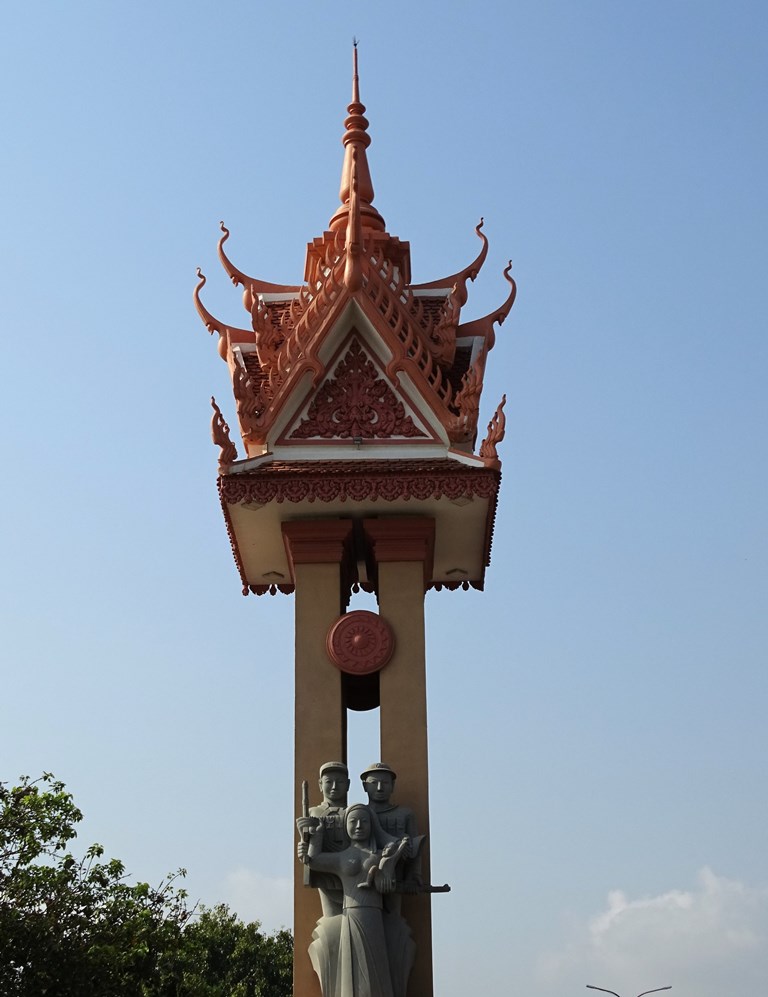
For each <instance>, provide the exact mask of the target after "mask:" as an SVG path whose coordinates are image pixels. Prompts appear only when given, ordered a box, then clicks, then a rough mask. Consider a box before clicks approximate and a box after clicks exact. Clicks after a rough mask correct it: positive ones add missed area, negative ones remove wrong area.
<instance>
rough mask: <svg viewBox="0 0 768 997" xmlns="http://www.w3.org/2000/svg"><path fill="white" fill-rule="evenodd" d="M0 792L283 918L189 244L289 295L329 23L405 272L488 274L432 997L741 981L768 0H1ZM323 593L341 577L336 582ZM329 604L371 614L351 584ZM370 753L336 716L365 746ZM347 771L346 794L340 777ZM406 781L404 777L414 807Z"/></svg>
mask: <svg viewBox="0 0 768 997" xmlns="http://www.w3.org/2000/svg"><path fill="white" fill-rule="evenodd" d="M2 22H3V41H2V48H3V58H2V60H0V76H1V77H2V92H3V97H4V99H3V105H4V106H3V109H2V112H0V113H1V114H2V118H1V122H2V139H3V141H2V150H1V151H0V189H1V190H2V215H1V220H2V224H1V226H0V230H1V232H2V236H1V237H0V240H1V244H0V302H2V314H3V320H4V321H3V324H4V342H5V349H4V363H3V368H2V370H3V377H2V384H3V399H4V411H5V415H4V418H3V419H2V430H0V432H1V433H2V441H3V451H2V452H3V468H4V476H5V483H4V487H3V489H2V492H0V502H2V524H3V534H2V548H1V550H0V555H1V562H2V599H1V600H0V613H1V614H2V656H3V685H2V688H3V696H2V722H1V724H0V778H3V779H14V778H16V777H17V776H18V775H19V774H21V773H22V772H25V773H29V774H32V775H34V774H37V773H39V772H41V771H42V770H43V769H50V770H53V771H54V772H55V773H56V774H57V775H58V776H59V777H60V778H62V779H63V780H65V782H66V783H67V784H68V786H69V787H70V788H71V789H72V791H73V792H74V793H75V796H76V799H77V801H78V803H79V804H80V806H81V807H82V809H83V810H84V811H85V813H86V815H87V817H86V822H85V826H84V828H83V831H82V835H81V842H82V844H83V845H85V844H87V843H89V842H90V841H94V840H97V841H100V842H102V843H103V844H104V845H105V847H106V850H107V853H108V854H110V855H116V856H119V857H120V858H122V859H123V860H124V861H125V863H126V865H127V867H128V868H129V869H130V870H131V871H132V872H134V873H135V875H137V876H139V877H141V878H150V879H157V878H160V876H161V875H162V874H163V873H164V872H166V871H168V870H170V869H173V868H175V867H177V866H180V865H183V866H186V868H187V869H188V870H189V875H188V881H187V882H188V887H189V889H190V892H191V894H192V895H193V897H195V898H197V897H200V898H201V899H202V900H204V901H205V902H208V903H214V902H217V901H227V902H229V903H230V904H231V905H232V906H233V907H234V908H235V909H237V910H238V912H239V913H240V914H241V915H243V916H245V917H249V918H250V917H258V918H260V919H261V920H262V921H263V922H264V924H265V925H267V926H268V927H277V926H279V925H280V924H282V923H288V922H289V919H290V908H289V899H288V898H289V886H288V884H289V878H290V875H291V870H292V862H293V861H294V859H293V851H294V833H293V829H292V821H293V817H294V815H293V814H292V812H291V807H292V803H291V779H292V761H291V750H292V694H293V690H292V613H293V603H292V600H291V598H287V597H282V596H279V597H274V598H270V597H265V598H261V599H257V598H255V597H249V598H247V599H244V598H243V597H242V596H241V595H240V583H239V579H238V576H237V572H236V570H235V567H234V564H233V562H232V558H231V553H230V550H229V544H228V542H227V537H226V533H225V529H224V523H223V520H222V517H221V512H220V509H219V506H218V500H217V496H216V489H215V475H216V451H215V449H214V447H213V445H212V444H211V442H210V438H209V419H210V409H209V404H208V400H209V397H210V395H211V394H216V396H217V397H218V398H219V399H220V401H221V402H222V405H223V407H224V410H225V415H227V417H228V418H229V419H230V421H231V422H232V421H233V416H234V411H233V404H232V399H231V390H230V389H229V388H228V386H227V380H226V369H225V366H224V364H223V363H222V362H221V360H220V359H219V357H218V355H217V353H216V349H215V343H214V342H213V341H212V340H211V339H210V338H209V336H208V334H207V332H206V331H205V329H204V327H203V326H202V324H201V323H200V321H199V319H198V318H197V316H196V315H195V313H194V311H193V308H192V304H191V292H192V288H193V286H194V283H195V276H194V273H195V267H196V266H198V265H199V266H201V267H202V268H203V270H204V272H205V273H206V274H207V276H208V278H209V283H208V286H207V287H206V290H205V295H206V298H205V300H206V303H207V304H208V306H209V307H210V309H211V310H212V311H213V312H214V313H215V314H217V315H218V316H219V317H221V318H222V319H224V320H225V321H230V322H232V323H234V324H244V323H245V321H246V320H247V316H246V315H245V313H244V312H243V311H242V307H241V305H240V299H239V293H238V292H237V291H235V290H234V289H233V288H232V287H231V285H230V284H229V282H228V280H227V279H226V277H225V275H224V273H223V271H222V270H221V268H220V266H219V264H218V262H217V260H216V253H215V246H216V240H217V237H218V223H219V220H220V219H224V220H225V221H226V222H227V224H228V226H229V227H230V229H231V230H232V237H231V239H230V242H229V244H228V250H229V252H230V256H231V257H232V259H233V260H234V261H235V262H236V263H237V264H238V265H239V266H240V267H241V269H243V270H245V271H246V272H249V273H253V274H257V275H260V276H263V277H264V278H266V279H268V280H272V281H276V282H284V283H293V282H296V281H299V280H300V279H301V274H302V272H303V259H304V247H305V244H306V243H307V241H309V240H310V239H312V238H313V237H314V236H316V235H319V234H320V233H321V232H322V230H323V228H324V227H325V226H326V224H327V221H328V219H329V218H330V216H331V214H332V213H333V211H334V210H335V207H336V204H337V203H338V182H339V173H340V168H341V159H342V149H341V144H340V141H339V139H340V136H341V133H342V121H343V118H344V115H345V107H346V103H347V101H348V100H349V89H350V47H351V39H352V36H353V34H354V35H357V36H358V37H359V38H360V64H361V90H362V99H363V101H364V102H365V104H366V105H367V108H368V117H369V119H370V122H371V128H370V131H371V135H372V138H373V144H372V146H371V148H370V150H369V161H370V164H371V170H372V174H373V180H374V184H375V187H376V205H377V207H378V208H379V209H380V210H381V212H382V214H383V215H384V217H385V218H386V220H387V223H388V227H389V230H390V232H392V233H394V234H397V235H399V236H400V237H401V238H403V239H409V240H410V242H411V246H412V257H413V272H414V279H415V280H417V281H426V280H430V279H434V278H436V277H439V276H442V275H444V274H445V273H449V272H453V271H455V270H457V269H459V268H460V267H461V266H463V265H465V264H466V263H467V262H468V261H469V260H470V259H472V258H473V257H474V255H475V253H476V251H477V240H476V238H475V236H474V234H473V228H474V225H475V224H476V222H477V220H478V218H479V217H480V215H484V216H485V219H486V232H487V234H488V236H489V238H490V241H491V251H490V254H489V259H488V263H487V264H486V268H485V270H484V271H483V274H482V275H481V278H480V279H479V280H478V281H477V283H476V284H475V285H472V287H471V289H470V292H471V293H470V299H469V303H468V305H467V306H466V309H465V311H464V316H465V317H466V318H473V317H477V316H480V315H483V314H485V313H486V312H488V311H490V310H491V309H492V308H493V307H494V306H496V305H497V304H499V303H500V302H501V301H502V300H503V299H504V297H505V294H506V284H505V283H504V281H503V278H502V276H501V270H502V268H503V266H504V265H505V263H506V261H507V259H508V258H509V257H512V258H513V260H514V274H515V276H516V278H517V282H518V288H519V293H518V300H517V303H516V304H515V307H514V309H513V311H512V314H511V316H510V318H509V319H508V321H507V322H506V324H505V325H504V327H503V328H502V330H501V332H500V334H499V336H498V339H497V345H496V348H495V350H494V352H493V353H492V354H491V357H490V361H489V371H488V376H487V378H486V388H485V393H484V396H483V409H482V411H481V425H483V424H484V423H485V422H486V421H487V419H488V418H489V417H490V415H491V413H492V412H493V409H494V408H495V406H496V403H497V401H498V399H499V397H500V396H501V394H502V392H503V391H506V393H507V396H508V403H507V409H506V411H507V416H508V433H507V438H506V440H505V442H504V444H503V445H502V451H501V454H502V458H503V460H504V481H503V486H502V493H501V502H500V505H499V511H498V518H497V523H496V535H495V542H494V549H493V561H492V565H491V568H490V570H489V572H488V576H487V584H486V592H485V593H476V592H470V593H463V592H458V593H447V592H443V593H433V594H430V595H429V597H428V600H427V603H428V605H427V610H428V651H429V664H428V670H429V715H430V750H431V802H432V855H433V874H434V876H433V878H434V880H435V881H436V882H444V881H448V882H450V883H451V884H452V886H453V892H452V893H451V894H450V895H448V896H439V897H437V898H436V899H435V901H434V905H433V909H434V922H435V949H434V957H435V974H436V994H439V995H440V997H463V995H465V994H466V993H467V992H468V991H469V992H476V993H484V994H499V993H510V994H526V995H535V997H565V995H570V994H573V995H578V994H581V993H585V990H584V985H585V984H586V983H594V984H597V985H599V986H604V987H608V988H610V989H613V990H618V991H619V993H621V994H623V995H624V997H633V995H634V994H636V993H638V992H639V991H640V990H643V989H647V988H650V987H655V986H662V985H665V984H672V985H673V987H674V991H673V993H676V994H677V995H678V997H682V995H683V994H690V995H695V997H722V995H723V994H728V995H737V994H758V993H764V992H765V986H766V980H767V979H768V848H767V847H766V826H768V807H767V806H766V786H767V785H768V779H766V774H767V773H766V748H767V747H768V745H767V744H766V741H767V740H768V724H767V723H766V713H767V707H768V688H767V685H768V682H767V680H766V649H767V647H768V634H767V632H766V631H767V624H766V595H767V594H768V591H767V590H768V584H767V577H766V576H767V572H766V561H767V557H768V544H767V542H766V508H767V507H768V501H767V497H766V422H767V419H766V416H767V415H768V412H767V408H768V404H767V401H766V367H767V366H768V364H767V360H768V342H767V339H766V319H765V315H766V308H765V285H766V278H765V274H766V268H767V266H768V259H767V258H766V257H767V255H768V254H766V229H767V225H766V223H767V222H768V218H767V217H766V215H767V211H766V203H767V202H766V177H768V162H766V159H767V158H768V157H767V156H766V92H767V91H768V79H766V77H767V76H768V71H767V70H766V66H767V65H768V58H767V57H768V7H766V5H765V4H764V3H762V2H755V3H748V2H739V0H736V2H729V3H724V2H723V3H711V2H710V3H708V2H703V0H699V2H686V0H673V2H669V0H667V2H661V0H647V2H644V3H634V4H630V3H626V2H621V0H583V2H576V0H573V2H565V0H561V2H547V0H543V2H536V3H533V2H522V3H511V2H509V0H507V2H482V0H476V2H475V3H474V4H469V3H465V4H451V3H436V2H432V0H424V2H420V3H402V2H399V0H393V2H390V3H387V4H381V5H375V4H370V3H362V2H360V3H335V2H329V3H325V4H308V3H300V2H295V0H284V2H282V3H279V4H275V3H272V4H265V3H260V2H256V0H251V2H250V3H246V2H243V0H219V2H217V3H201V2H198V0H187V2H186V3H183V4H182V3H179V2H177V0H166V2H159V0H155V2H153V3H148V2H145V0H136V2H134V3H131V4H118V3H109V2H106V3H105V2H103V0H93V2H90V3H89V2H84V0H71V2H69V3H66V4H65V3H53V2H47V3H46V2H43V3H36V4H20V3H19V4H5V5H4V9H3V15H2ZM353 605H355V604H353ZM360 605H362V603H360ZM376 752H377V747H376V744H375V738H374V736H373V734H372V731H371V727H370V724H366V723H364V722H358V723H356V724H355V726H354V727H353V730H352V748H351V761H352V767H353V769H354V771H355V772H357V771H360V769H361V768H362V766H363V765H365V764H367V763H368V762H369V761H371V760H372V757H371V756H375V754H376ZM353 798H359V794H356V793H355V794H353ZM402 802H406V803H407V801H402Z"/></svg>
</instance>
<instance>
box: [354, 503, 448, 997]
mask: <svg viewBox="0 0 768 997" xmlns="http://www.w3.org/2000/svg"><path fill="white" fill-rule="evenodd" d="M364 529H365V533H366V537H367V539H368V543H369V544H370V545H371V548H372V550H373V555H374V559H375V561H376V567H377V573H378V589H377V592H378V599H379V611H380V613H381V615H382V617H383V618H384V619H385V620H386V621H387V622H388V623H389V624H390V626H391V627H392V629H393V630H394V633H395V651H394V654H393V656H392V659H391V661H390V662H389V664H388V665H387V666H386V667H385V668H384V669H382V671H381V672H380V674H379V691H380V704H381V720H380V722H381V759H382V761H384V762H386V763H387V764H388V765H391V766H392V768H393V769H394V770H395V772H396V773H397V782H396V783H395V792H394V795H393V799H394V801H395V802H396V803H402V804H403V805H404V806H408V807H410V808H411V809H412V810H413V811H414V812H415V814H416V818H417V820H418V825H419V832H420V833H424V834H429V767H428V757H427V686H426V651H425V636H424V593H425V580H426V578H428V577H431V570H432V551H433V549H434V532H435V524H434V520H432V519H428V518H426V517H424V518H415V517H414V518H402V519H396V518H393V519H374V520H366V521H365V523H364ZM422 875H423V878H424V882H425V883H428V882H430V865H429V838H427V841H426V843H425V847H424V850H423V852H422ZM402 912H403V917H405V919H406V920H407V922H408V924H409V925H410V927H411V931H412V932H413V937H414V940H415V942H416V946H417V952H416V962H415V965H414V967H413V972H412V973H411V978H410V982H409V985H408V997H431V995H432V907H431V898H430V896H429V895H428V894H421V895H419V896H413V897H411V896H406V897H403V908H402Z"/></svg>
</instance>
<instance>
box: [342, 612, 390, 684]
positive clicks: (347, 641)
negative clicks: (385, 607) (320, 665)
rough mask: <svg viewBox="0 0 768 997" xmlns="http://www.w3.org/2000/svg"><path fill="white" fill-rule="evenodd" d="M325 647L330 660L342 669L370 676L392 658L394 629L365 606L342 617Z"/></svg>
mask: <svg viewBox="0 0 768 997" xmlns="http://www.w3.org/2000/svg"><path fill="white" fill-rule="evenodd" d="M326 648H327V650H328V656H329V658H330V659H331V661H332V662H333V663H334V665H336V667H337V668H339V669H340V670H341V671H342V672H347V673H348V674H350V675H368V674H370V673H371V672H377V671H379V669H381V668H383V667H384V666H385V665H386V664H387V662H388V661H389V659H390V658H391V657H392V652H393V651H394V649H395V637H394V634H393V633H392V628H391V627H390V626H389V624H388V623H387V622H386V620H384V619H382V617H381V616H378V615H377V614H376V613H371V612H369V611H368V610H366V609H357V610H354V611H353V612H351V613H346V614H345V615H344V616H340V617H339V619H338V620H337V621H336V622H335V623H334V624H333V626H332V627H331V629H330V630H329V631H328V637H327V640H326Z"/></svg>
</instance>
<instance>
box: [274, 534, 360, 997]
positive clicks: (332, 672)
mask: <svg viewBox="0 0 768 997" xmlns="http://www.w3.org/2000/svg"><path fill="white" fill-rule="evenodd" d="M282 530H283V538H284V540H285V546H286V550H287V553H288V558H289V561H290V562H291V564H292V572H293V577H294V579H295V584H296V637H295V639H296V688H295V730H294V745H295V750H294V786H295V799H294V813H293V816H298V815H299V814H300V813H301V784H302V781H303V780H305V779H306V780H307V781H308V782H309V788H310V799H311V800H312V802H313V803H316V802H319V797H318V789H317V774H318V768H319V766H320V765H321V764H322V763H323V762H327V761H342V762H346V754H347V744H346V741H347V738H346V712H345V710H344V707H343V701H342V692H341V672H340V671H339V670H338V669H337V668H335V667H334V665H332V664H331V662H330V661H329V660H328V655H327V654H326V650H325V640H326V635H327V633H328V630H329V628H330V626H331V624H332V623H334V622H335V621H336V620H337V619H338V617H339V614H340V613H341V612H342V610H343V604H342V603H343V599H342V586H343V584H344V583H345V579H344V569H345V564H344V562H345V556H346V551H347V545H348V542H349V539H350V536H351V533H352V521H351V520H348V519H347V520H343V519H323V520H296V521H293V522H287V523H283V526H282ZM292 834H293V840H294V841H295V840H296V829H295V826H294V827H293V828H292ZM320 914H321V910H320V899H319V896H318V893H317V890H313V889H309V888H307V887H306V886H305V885H304V867H303V866H301V865H300V864H299V863H298V862H296V863H294V877H293V925H294V937H295V938H299V939H302V940H306V939H309V938H311V936H312V929H313V928H314V926H315V922H316V921H317V919H318V918H319V917H320ZM293 994H294V997H320V984H319V981H318V979H317V976H316V975H315V973H314V970H313V969H312V964H311V963H310V961H309V956H308V954H307V951H306V945H301V946H299V947H297V950H296V952H295V954H294V962H293Z"/></svg>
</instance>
